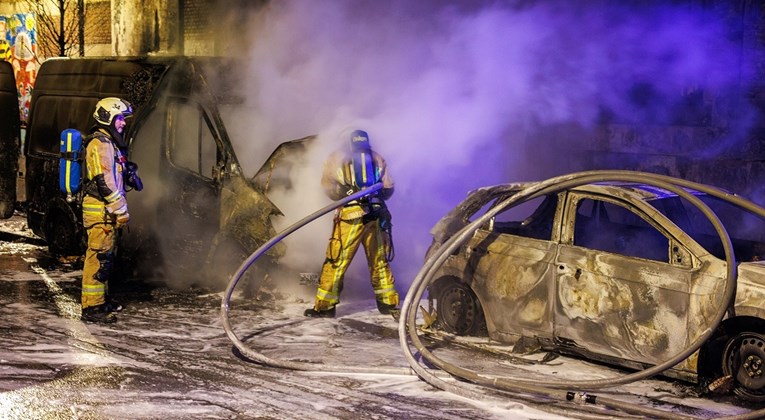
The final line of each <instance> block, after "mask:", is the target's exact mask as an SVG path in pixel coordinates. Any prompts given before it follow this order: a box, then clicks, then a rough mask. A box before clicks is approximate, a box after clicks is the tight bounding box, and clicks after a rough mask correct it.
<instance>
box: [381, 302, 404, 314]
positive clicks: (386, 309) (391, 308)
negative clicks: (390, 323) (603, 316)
mask: <svg viewBox="0 0 765 420" xmlns="http://www.w3.org/2000/svg"><path fill="white" fill-rule="evenodd" d="M377 310H378V311H380V313H381V314H383V315H389V314H391V313H393V312H400V311H399V310H398V308H396V305H389V304H387V303H382V302H380V301H379V300H378V301H377Z"/></svg>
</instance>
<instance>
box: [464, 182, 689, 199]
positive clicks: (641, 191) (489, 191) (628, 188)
mask: <svg viewBox="0 0 765 420" xmlns="http://www.w3.org/2000/svg"><path fill="white" fill-rule="evenodd" d="M537 184H539V182H516V183H507V184H498V185H492V186H486V187H481V188H478V189H475V190H473V191H471V192H470V193H469V194H468V196H473V195H475V194H480V195H485V196H496V195H498V194H503V193H510V192H516V191H521V190H523V189H525V188H528V187H531V186H534V185H537ZM683 189H684V190H685V191H687V192H689V193H691V194H694V195H703V193H701V192H699V191H696V190H692V189H688V188H683ZM567 190H568V191H582V192H589V193H599V194H604V195H611V196H620V197H625V198H627V197H629V198H632V199H636V200H640V201H652V200H658V199H662V198H669V197H676V196H677V194H676V193H674V192H671V191H669V190H666V189H663V188H659V187H655V186H653V185H647V184H640V183H635V182H598V183H593V184H585V185H580V186H577V187H572V188H567Z"/></svg>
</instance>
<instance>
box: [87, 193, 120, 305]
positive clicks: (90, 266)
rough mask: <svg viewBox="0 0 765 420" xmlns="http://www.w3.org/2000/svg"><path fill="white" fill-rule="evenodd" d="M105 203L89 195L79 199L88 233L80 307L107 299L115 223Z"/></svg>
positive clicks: (100, 302) (96, 303) (103, 301)
mask: <svg viewBox="0 0 765 420" xmlns="http://www.w3.org/2000/svg"><path fill="white" fill-rule="evenodd" d="M104 206H105V205H104V203H103V202H101V201H100V200H98V199H96V198H93V197H90V196H85V198H84V199H83V202H82V221H83V225H84V226H85V231H86V232H87V235H88V249H87V250H86V251H85V262H84V265H83V267H82V308H83V309H85V308H87V307H90V306H96V305H101V304H103V303H105V302H106V292H107V290H106V288H107V279H108V278H109V277H108V276H109V275H110V274H111V273H110V272H111V264H112V260H113V252H114V244H115V236H116V234H117V227H116V225H115V220H114V216H112V215H110V214H108V213H107V212H106V208H105V207H104ZM99 278H101V279H103V281H101V280H99Z"/></svg>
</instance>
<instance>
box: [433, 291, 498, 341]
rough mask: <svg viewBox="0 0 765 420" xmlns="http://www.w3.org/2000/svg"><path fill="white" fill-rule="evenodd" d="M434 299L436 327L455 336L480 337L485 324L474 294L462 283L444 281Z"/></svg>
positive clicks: (479, 304) (481, 310)
mask: <svg viewBox="0 0 765 420" xmlns="http://www.w3.org/2000/svg"><path fill="white" fill-rule="evenodd" d="M439 290H440V291H439V293H438V295H437V297H436V314H437V319H438V326H439V327H440V328H441V329H443V330H444V331H447V332H449V333H452V334H456V335H481V334H480V333H481V332H483V331H484V329H485V326H486V322H485V318H484V314H483V308H481V303H480V302H479V301H478V298H477V297H476V295H475V293H473V291H472V290H470V288H469V287H468V286H467V285H465V284H464V283H462V282H459V281H458V280H455V279H447V280H445V284H443V285H441V286H440V287H439Z"/></svg>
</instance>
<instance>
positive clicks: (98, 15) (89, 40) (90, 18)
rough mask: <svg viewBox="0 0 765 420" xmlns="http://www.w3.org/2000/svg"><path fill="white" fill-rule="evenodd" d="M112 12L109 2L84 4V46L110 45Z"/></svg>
mask: <svg viewBox="0 0 765 420" xmlns="http://www.w3.org/2000/svg"><path fill="white" fill-rule="evenodd" d="M111 23H112V10H111V2H110V1H109V0H105V1H104V0H99V1H89V2H87V3H86V4H85V44H111V43H112V25H111Z"/></svg>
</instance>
